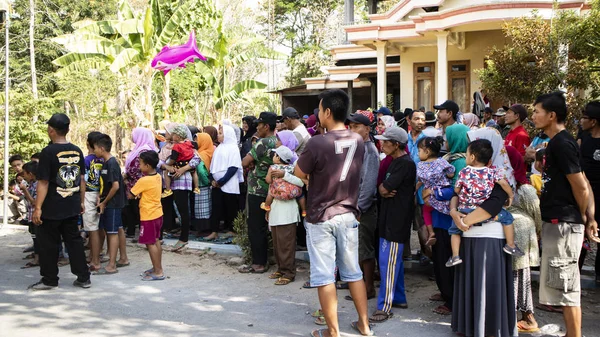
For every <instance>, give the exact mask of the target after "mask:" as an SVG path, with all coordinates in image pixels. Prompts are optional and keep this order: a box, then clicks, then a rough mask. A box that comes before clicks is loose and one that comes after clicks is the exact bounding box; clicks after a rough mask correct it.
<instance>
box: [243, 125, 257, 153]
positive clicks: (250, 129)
mask: <svg viewBox="0 0 600 337" xmlns="http://www.w3.org/2000/svg"><path fill="white" fill-rule="evenodd" d="M255 120H256V117H254V116H246V117H244V118H242V130H243V131H244V134H243V136H242V138H241V139H240V142H241V143H242V148H241V150H240V155H241V156H242V158H244V157H246V155H247V154H248V152H250V149H252V145H254V141H255V140H256V139H258V137H256V138H255V137H254V135H255V134H256V124H254V121H255Z"/></svg>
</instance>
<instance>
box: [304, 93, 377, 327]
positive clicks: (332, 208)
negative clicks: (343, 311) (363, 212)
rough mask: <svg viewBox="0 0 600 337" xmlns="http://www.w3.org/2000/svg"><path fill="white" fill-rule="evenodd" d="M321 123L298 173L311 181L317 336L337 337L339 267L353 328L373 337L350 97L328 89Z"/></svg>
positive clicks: (357, 139)
mask: <svg viewBox="0 0 600 337" xmlns="http://www.w3.org/2000/svg"><path fill="white" fill-rule="evenodd" d="M319 98H320V99H321V102H320V103H319V121H320V123H321V126H323V128H325V129H326V130H327V132H326V133H325V134H322V135H315V136H314V137H312V138H311V139H310V140H309V141H308V142H307V143H306V148H305V150H304V152H303V153H302V155H301V156H300V158H299V159H298V164H297V166H296V169H295V172H294V174H295V175H296V176H297V177H299V178H301V179H309V183H308V200H307V216H306V223H305V227H306V244H307V246H308V254H309V256H310V284H311V286H313V287H317V288H318V292H319V301H320V303H321V308H322V310H323V315H324V316H325V321H326V322H327V327H328V328H327V329H322V330H315V331H313V332H312V333H311V335H312V336H313V337H330V336H331V337H339V336H340V331H339V324H338V317H337V305H338V303H337V294H336V288H335V268H336V266H337V267H338V270H339V273H340V278H341V279H342V281H345V282H348V285H349V288H350V294H351V296H352V299H353V301H354V306H355V307H356V310H357V311H358V321H357V322H353V323H352V327H353V328H354V329H355V330H357V331H358V332H360V334H362V335H365V336H369V335H371V334H372V333H371V329H370V328H369V320H368V317H367V290H366V288H365V283H364V281H363V275H362V272H361V270H360V265H359V262H358V221H357V220H356V217H357V216H358V214H359V210H358V205H357V203H358V194H359V186H360V174H361V167H362V164H363V157H364V152H365V146H364V144H363V138H362V137H361V136H360V135H358V134H356V133H354V132H352V131H350V130H347V129H346V126H345V124H344V123H345V121H346V117H347V114H348V104H349V99H348V95H346V93H345V92H344V91H342V90H328V91H325V92H323V93H322V94H321V96H320V97H319Z"/></svg>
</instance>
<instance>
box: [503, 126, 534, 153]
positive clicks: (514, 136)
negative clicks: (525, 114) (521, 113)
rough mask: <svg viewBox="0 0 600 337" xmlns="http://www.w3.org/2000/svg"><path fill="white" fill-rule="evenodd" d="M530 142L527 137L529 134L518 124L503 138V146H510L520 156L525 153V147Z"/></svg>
mask: <svg viewBox="0 0 600 337" xmlns="http://www.w3.org/2000/svg"><path fill="white" fill-rule="evenodd" d="M529 144H531V139H529V134H528V133H527V131H526V130H525V128H524V127H523V125H519V126H517V127H516V128H514V129H512V130H510V131H509V132H508V134H507V135H506V138H505V139H504V146H512V147H514V148H515V149H517V151H519V154H520V155H521V156H524V155H525V149H526V148H527V147H528V146H529Z"/></svg>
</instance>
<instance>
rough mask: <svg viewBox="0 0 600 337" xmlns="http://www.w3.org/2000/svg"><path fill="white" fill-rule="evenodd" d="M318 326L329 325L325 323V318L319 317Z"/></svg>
mask: <svg viewBox="0 0 600 337" xmlns="http://www.w3.org/2000/svg"><path fill="white" fill-rule="evenodd" d="M315 324H316V325H327V321H325V316H319V317H317V318H316V319H315Z"/></svg>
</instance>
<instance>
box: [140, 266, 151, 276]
mask: <svg viewBox="0 0 600 337" xmlns="http://www.w3.org/2000/svg"><path fill="white" fill-rule="evenodd" d="M152 273H154V268H150V269H148V270H146V271H144V272H143V273H141V274H140V276H142V277H144V276H146V275H148V274H152Z"/></svg>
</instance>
